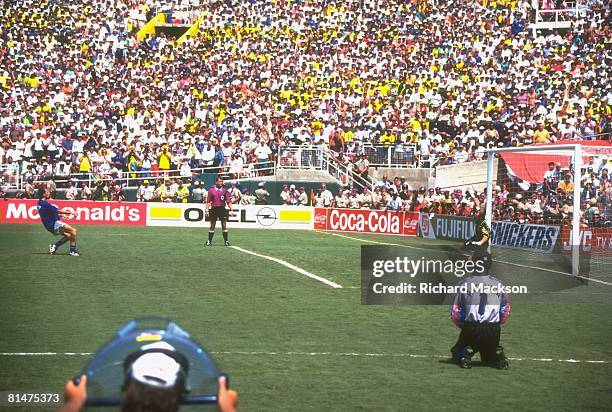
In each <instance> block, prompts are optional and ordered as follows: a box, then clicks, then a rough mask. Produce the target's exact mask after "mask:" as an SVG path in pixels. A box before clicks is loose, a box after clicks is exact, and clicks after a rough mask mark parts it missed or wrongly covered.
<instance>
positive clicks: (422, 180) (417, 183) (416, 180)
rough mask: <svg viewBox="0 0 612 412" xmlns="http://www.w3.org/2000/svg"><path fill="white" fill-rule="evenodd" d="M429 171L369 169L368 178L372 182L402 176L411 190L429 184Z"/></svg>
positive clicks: (392, 168) (385, 168)
mask: <svg viewBox="0 0 612 412" xmlns="http://www.w3.org/2000/svg"><path fill="white" fill-rule="evenodd" d="M430 175H431V169H416V168H400V167H391V168H389V167H377V168H373V167H370V176H372V177H373V178H374V180H376V181H378V180H382V178H383V176H387V177H388V178H389V179H391V180H393V178H394V177H396V176H397V177H401V176H404V177H405V178H406V181H407V182H408V183H409V184H410V186H412V187H413V188H415V189H416V188H418V187H421V186H423V187H428V186H429V185H430V183H432V182H431V181H430V180H431V179H430Z"/></svg>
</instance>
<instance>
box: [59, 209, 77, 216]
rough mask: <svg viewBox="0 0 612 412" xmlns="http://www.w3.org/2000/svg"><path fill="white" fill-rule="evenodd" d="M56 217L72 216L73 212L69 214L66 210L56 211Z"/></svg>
mask: <svg viewBox="0 0 612 412" xmlns="http://www.w3.org/2000/svg"><path fill="white" fill-rule="evenodd" d="M57 214H58V215H62V216H74V212H69V211H67V210H61V209H60V210H58V211H57Z"/></svg>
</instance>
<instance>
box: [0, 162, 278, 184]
mask: <svg viewBox="0 0 612 412" xmlns="http://www.w3.org/2000/svg"><path fill="white" fill-rule="evenodd" d="M0 170H2V169H0ZM275 171H276V165H275V164H274V162H268V163H249V164H245V165H243V166H242V168H241V169H238V170H232V168H231V167H230V166H208V167H201V168H192V169H191V170H190V171H189V173H186V172H183V171H181V170H180V169H173V170H140V171H120V172H118V173H116V174H112V173H100V172H96V171H92V172H81V173H71V174H70V175H66V176H44V177H43V176H40V175H33V176H32V183H33V184H34V185H36V184H39V183H43V182H48V181H49V180H50V179H53V181H54V182H55V183H56V184H58V185H59V186H63V185H65V184H67V183H68V182H69V181H70V182H72V183H74V184H75V185H77V186H80V185H81V184H83V183H86V185H87V186H88V187H89V188H92V187H94V186H95V185H96V184H98V183H99V182H105V181H107V182H108V181H114V182H117V183H119V184H121V186H122V187H124V188H137V187H138V186H139V185H140V183H141V182H142V181H144V180H158V179H187V180H189V181H191V180H192V179H194V178H197V176H198V175H201V174H203V173H212V174H217V175H219V176H221V177H223V178H226V179H231V180H236V179H248V178H255V177H260V176H272V175H274V174H275ZM13 172H14V175H9V177H10V176H14V177H13V181H14V182H15V183H14V184H12V185H11V186H10V187H9V189H23V186H24V184H25V179H24V178H23V176H21V174H20V173H19V171H18V170H17V171H16V172H15V171H14V170H13ZM5 175H7V174H6V173H5V172H4V171H3V173H2V176H3V180H4V176H5ZM3 187H4V186H3Z"/></svg>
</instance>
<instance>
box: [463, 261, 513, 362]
mask: <svg viewBox="0 0 612 412" xmlns="http://www.w3.org/2000/svg"><path fill="white" fill-rule="evenodd" d="M471 260H472V261H473V262H474V272H473V273H472V276H469V277H467V278H465V279H464V280H463V281H462V282H461V283H460V284H459V285H458V286H459V291H458V292H457V294H456V295H455V298H454V299H453V303H452V305H451V319H452V320H453V322H454V323H455V325H457V326H458V327H459V328H460V329H461V333H460V334H459V339H458V340H457V343H455V346H453V347H452V349H451V353H452V356H453V360H454V361H455V362H457V363H458V364H459V366H461V367H462V368H465V369H470V368H471V367H472V357H473V356H474V354H476V353H477V352H480V359H481V360H482V363H483V364H484V365H487V366H495V367H497V368H498V369H508V360H507V358H506V355H505V354H504V348H503V347H502V346H500V345H499V341H500V336H501V325H502V324H504V323H505V322H506V320H507V319H508V316H509V315H510V302H509V300H508V294H507V293H506V292H505V290H504V285H503V284H502V283H501V281H499V280H498V279H496V278H494V277H493V276H492V275H491V274H490V273H489V271H490V268H491V255H489V254H486V255H484V256H476V257H474V258H472V259H471Z"/></svg>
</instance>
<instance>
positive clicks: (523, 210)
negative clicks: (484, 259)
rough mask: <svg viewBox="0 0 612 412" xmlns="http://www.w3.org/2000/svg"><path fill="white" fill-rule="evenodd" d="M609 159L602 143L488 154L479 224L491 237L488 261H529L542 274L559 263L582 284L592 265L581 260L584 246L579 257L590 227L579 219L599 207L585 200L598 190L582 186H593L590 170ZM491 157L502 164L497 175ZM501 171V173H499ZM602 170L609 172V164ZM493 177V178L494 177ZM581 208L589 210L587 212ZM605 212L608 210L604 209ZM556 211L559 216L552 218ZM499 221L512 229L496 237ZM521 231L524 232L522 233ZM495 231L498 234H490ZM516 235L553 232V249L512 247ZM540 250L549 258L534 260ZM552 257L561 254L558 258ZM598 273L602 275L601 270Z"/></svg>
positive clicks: (608, 148) (501, 226) (608, 149)
mask: <svg viewBox="0 0 612 412" xmlns="http://www.w3.org/2000/svg"><path fill="white" fill-rule="evenodd" d="M611 154H612V146H609V145H606V144H604V145H602V146H597V145H590V144H588V145H585V144H581V143H573V144H551V145H535V146H524V147H511V148H495V149H489V150H488V151H487V182H486V198H485V220H486V222H487V224H488V225H489V227H491V229H492V232H493V233H492V242H491V244H492V245H493V248H495V253H493V259H494V260H495V258H496V256H495V254H497V255H498V256H497V257H499V255H501V257H502V258H503V255H506V257H507V258H515V257H517V258H518V259H519V260H520V259H527V260H532V261H534V262H537V265H538V266H542V268H543V270H549V268H548V266H549V265H553V266H554V264H555V263H559V261H561V260H564V261H565V262H566V264H565V266H564V269H563V271H566V272H567V273H568V274H571V275H573V276H576V277H584V275H586V277H587V279H588V276H589V273H588V272H590V271H591V267H592V262H591V261H590V257H591V256H590V255H589V256H586V257H585V253H584V249H585V248H584V247H583V250H582V252H581V236H582V230H586V229H588V228H589V226H588V225H589V224H593V223H592V222H587V221H586V219H585V215H587V216H588V215H589V214H588V213H595V210H596V209H597V206H599V208H601V207H602V206H603V205H601V200H598V198H591V194H592V193H598V192H599V191H600V188H599V187H597V188H595V190H592V189H593V188H592V187H585V185H586V184H587V183H585V182H590V184H591V185H593V184H594V183H593V179H596V178H597V177H592V173H593V172H592V171H591V170H592V169H593V167H595V168H597V167H599V169H601V166H600V165H601V161H602V159H605V158H607V157H610V158H612V156H610V155H611ZM496 157H497V158H500V159H501V160H502V161H500V162H498V166H497V167H498V168H499V169H500V170H497V174H495V172H496V170H494V167H495V162H494V161H493V160H494V158H496ZM611 163H612V162H611ZM604 165H605V163H604ZM502 168H503V169H504V170H501V169H502ZM606 168H608V171H610V170H609V169H611V168H612V165H611V166H610V167H606ZM496 175H497V178H494V176H496ZM591 177H592V178H591ZM589 179H591V180H589ZM570 182H571V184H570ZM597 182H599V180H597ZM572 186H573V188H572ZM569 189H571V190H569ZM500 191H501V193H500ZM593 199H594V200H593ZM561 201H562V202H563V206H562V208H559V207H558V203H560V202H561ZM589 205H591V206H589ZM553 206H554V207H553ZM587 206H589V207H591V209H590V211H589V212H588V213H587V212H586V208H587ZM606 206H609V205H606ZM606 210H609V207H607V208H606ZM557 212H559V215H558V216H557V217H556V218H554V216H556V215H555V213H557ZM597 213H599V211H598V210H597ZM607 219H608V221H609V219H610V216H607ZM504 222H514V226H515V227H513V228H510V229H508V230H506V231H503V233H502V229H504V230H505V229H506V228H507V226H508V225H507V224H504ZM597 225H599V223H597ZM517 226H518V228H517ZM526 226H530V227H529V228H527V229H526ZM608 229H609V228H608ZM608 229H606V230H608ZM496 230H498V233H495V232H496ZM521 230H526V231H529V230H531V231H532V232H534V231H535V232H537V233H540V232H541V231H550V232H551V233H552V232H554V238H555V241H554V243H555V245H554V247H553V246H550V243H551V242H550V241H549V242H548V243H547V245H548V246H547V247H546V248H544V247H542V245H541V244H538V245H535V246H534V245H529V247H528V246H526V243H528V242H527V241H524V240H525V239H523V243H522V244H521V245H520V248H518V247H516V246H517V244H516V243H518V242H515V244H513V243H512V242H510V241H508V239H510V238H511V237H512V236H514V235H515V234H513V233H511V232H512V231H514V232H516V231H519V232H520V231H521ZM598 230H599V226H598ZM607 233H609V232H607ZM606 236H609V235H606ZM502 237H503V239H502ZM515 237H516V236H515ZM502 240H503V241H502ZM500 246H507V247H510V248H512V247H515V248H516V249H521V251H520V252H516V253H515V255H513V254H512V252H510V251H507V250H506V249H503V248H500ZM544 249H546V252H547V253H552V255H551V256H550V257H548V258H545V257H544V256H541V255H540V256H538V253H542V251H543V250H544ZM553 249H554V250H553ZM605 253H607V251H606V252H605ZM557 254H560V255H562V257H563V259H560V258H559V257H558V256H557ZM604 258H609V255H608V256H604V257H603V258H602V259H604ZM581 259H584V262H581ZM506 260H508V259H506ZM601 262H603V263H602V265H604V266H605V265H607V264H608V262H607V260H605V259H604V260H602V261H601ZM595 263H598V262H595ZM585 267H586V268H587V269H585ZM581 268H582V269H581ZM557 269H558V268H557ZM595 269H597V268H595ZM601 269H602V271H603V273H605V271H606V269H605V267H601ZM585 271H586V273H585Z"/></svg>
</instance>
